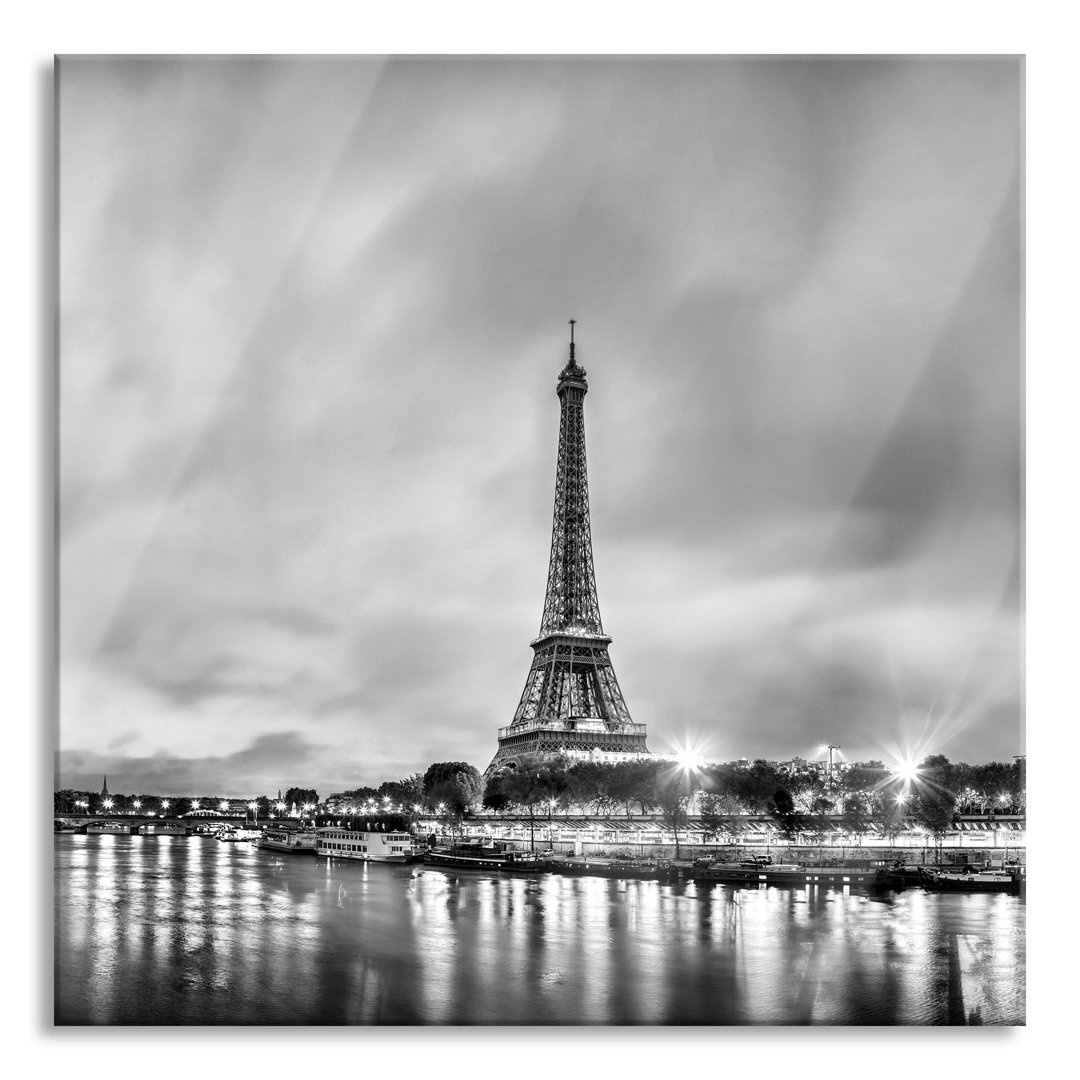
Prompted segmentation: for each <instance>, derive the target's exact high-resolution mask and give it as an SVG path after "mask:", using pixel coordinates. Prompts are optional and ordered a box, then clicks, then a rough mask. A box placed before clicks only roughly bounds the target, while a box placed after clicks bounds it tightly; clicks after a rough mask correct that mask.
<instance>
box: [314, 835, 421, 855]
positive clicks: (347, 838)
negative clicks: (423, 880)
mask: <svg viewBox="0 0 1080 1080" xmlns="http://www.w3.org/2000/svg"><path fill="white" fill-rule="evenodd" d="M315 854H316V855H325V856H326V857H327V858H332V859H358V860H360V861H362V862H389V863H409V862H416V861H417V860H418V859H419V858H420V854H419V852H417V851H416V850H415V847H414V844H413V838H412V837H411V836H410V835H409V834H408V833H407V832H357V831H355V830H353V829H342V828H337V827H331V826H328V827H326V828H322V829H317V830H316V832H315Z"/></svg>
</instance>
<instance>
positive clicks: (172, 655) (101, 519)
mask: <svg viewBox="0 0 1080 1080" xmlns="http://www.w3.org/2000/svg"><path fill="white" fill-rule="evenodd" d="M59 95H60V99H59V100H60V145H61V155H60V174H61V175H60V179H61V185H60V188H61V201H60V238H61V252H60V267H61V288H60V301H61V315H60V318H61V326H62V330H63V333H62V337H61V348H62V355H61V387H60V391H61V402H60V427H61V448H60V449H61V453H60V462H61V475H60V507H61V510H60V514H61V516H60V583H61V586H60V591H61V595H60V604H61V619H60V660H61V736H60V743H61V749H62V750H63V751H64V753H65V755H67V754H78V755H83V756H84V757H85V756H86V755H90V757H91V758H92V759H93V760H94V761H95V762H97V760H98V758H97V756H95V755H100V749H101V747H104V746H112V747H113V749H114V751H115V752H116V753H117V754H119V753H120V751H121V750H122V751H123V752H124V753H125V754H127V755H130V757H129V758H128V759H126V760H129V761H133V762H148V761H151V760H152V761H155V762H159V764H160V762H168V761H172V760H174V759H175V760H176V761H186V760H187V758H186V757H185V755H186V754H187V753H188V752H190V751H191V750H192V749H193V748H195V749H196V750H197V752H198V753H199V754H200V755H203V756H201V757H200V759H199V760H201V761H202V762H203V763H204V764H205V765H206V767H207V768H209V767H210V765H209V762H210V761H211V760H212V759H213V758H214V755H220V757H221V758H222V760H226V759H234V756H235V755H239V754H242V753H243V752H244V751H245V748H246V747H250V746H253V745H255V740H256V739H261V738H264V737H268V738H280V739H287V738H290V737H298V733H303V735H304V737H305V738H308V739H310V740H312V742H311V743H310V744H305V745H307V746H308V747H309V749H308V751H307V752H309V753H311V754H312V755H314V757H313V759H312V764H313V767H315V768H316V771H317V769H318V768H319V767H322V768H324V769H325V770H326V772H327V775H330V776H336V777H338V778H339V780H340V783H341V784H342V786H348V783H358V782H375V783H377V782H379V781H380V780H382V779H386V778H387V776H400V775H405V774H407V773H410V772H413V771H417V770H422V769H423V768H426V766H427V764H429V763H430V761H432V760H440V759H445V760H457V759H466V760H473V761H474V762H475V763H476V764H478V765H479V766H481V767H482V766H483V765H485V764H486V762H487V760H489V759H490V756H491V755H492V754H493V753H494V749H495V733H496V730H497V728H498V727H499V726H501V725H503V724H506V723H508V722H509V720H510V718H511V717H512V714H513V709H514V706H515V705H516V703H517V700H518V696H519V694H520V692H521V686H522V684H523V682H524V679H525V674H526V671H527V670H528V664H529V661H530V651H529V647H528V642H529V640H530V638H531V637H532V635H533V634H534V633H535V631H536V628H537V625H538V622H539V615H540V609H541V604H542V599H543V588H544V574H545V572H546V568H547V559H548V548H549V542H550V527H551V499H552V493H553V486H554V485H553V482H554V475H553V474H554V466H555V452H556V438H557V425H558V404H557V401H556V398H555V395H554V387H555V379H556V376H557V373H558V370H559V368H560V367H561V366H562V364H563V362H564V358H565V348H566V345H565V322H566V320H567V319H568V318H570V317H576V318H578V319H579V320H580V323H579V326H578V341H579V358H580V359H581V362H582V363H583V364H584V366H585V367H586V369H587V370H588V373H589V382H590V393H589V397H588V399H587V404H586V428H587V438H588V450H589V470H590V481H591V496H592V521H593V530H594V542H595V548H596V565H597V575H598V586H599V592H600V602H601V609H602V611H603V613H604V623H605V627H606V628H607V629H608V630H609V631H610V632H611V633H612V634H613V635H614V638H615V645H614V647H613V650H612V656H613V660H614V663H615V667H616V670H617V672H618V674H619V678H620V682H621V683H622V686H623V689H624V691H625V692H626V695H627V699H628V702H629V704H630V708H631V711H632V713H633V714H634V717H635V719H636V720H639V721H640V722H643V723H646V724H647V726H648V728H649V731H650V741H651V742H652V743H653V744H654V745H657V746H659V745H660V744H661V743H663V742H664V741H671V740H674V739H676V738H677V736H678V735H679V733H680V729H681V727H682V726H684V725H696V726H698V727H700V728H703V729H705V730H707V731H709V732H711V733H712V735H713V737H714V738H715V740H716V742H717V743H719V744H720V745H722V746H730V747H734V745H735V744H738V745H739V746H740V747H742V748H743V750H744V752H748V753H751V754H756V753H758V752H761V753H769V754H770V755H775V756H788V755H789V754H790V753H792V752H795V747H796V745H798V746H800V747H801V745H802V741H804V740H805V738H806V737H808V735H809V733H810V732H811V731H814V730H817V729H818V728H819V727H821V726H824V725H826V724H827V725H828V726H829V727H830V728H832V730H833V731H836V732H838V735H837V737H839V738H841V739H842V740H843V741H844V745H845V747H846V748H850V750H851V752H853V753H857V752H858V751H857V750H856V749H855V748H856V747H859V746H862V747H864V748H865V751H866V753H868V754H869V753H870V752H871V750H872V749H873V748H874V747H875V746H876V745H877V743H878V742H879V741H880V739H879V736H880V734H881V733H882V732H891V731H892V730H893V729H894V728H895V725H896V722H897V721H896V718H897V716H898V715H904V714H905V710H907V711H910V710H914V711H915V712H916V713H918V714H919V715H922V716H925V715H926V714H927V713H928V711H929V712H934V710H938V712H934V715H939V714H940V715H941V716H943V717H944V716H946V715H948V716H960V715H961V714H962V713H963V711H964V709H965V708H970V707H971V706H972V704H973V703H974V702H976V701H982V700H983V699H984V697H985V701H984V703H983V704H982V705H980V706H979V707H978V708H977V709H976V710H975V711H974V712H973V713H972V714H971V716H970V717H969V719H968V720H967V721H965V722H964V723H960V722H959V721H958V720H957V722H956V723H955V725H953V727H952V728H949V729H948V730H946V728H947V727H948V725H947V724H946V727H943V728H942V729H941V735H942V737H943V738H946V737H947V738H948V739H949V740H951V741H950V742H949V745H950V746H952V747H954V750H955V753H956V755H957V756H966V757H968V758H971V759H976V760H978V759H983V758H985V757H995V756H996V757H1001V756H1007V755H1008V754H1009V753H1011V752H1014V750H1015V747H1016V745H1017V741H1018V730H1017V729H1018V722H1017V719H1016V714H1017V711H1018V709H1019V689H1018V686H1019V677H1020V676H1019V655H1018V642H1019V637H1020V633H1021V628H1020V626H1019V624H1018V623H1019V615H1018V610H1017V609H1018V604H1019V599H1018V587H1017V586H1018V582H1019V540H1020V520H1019V513H1020V510H1019V488H1018V477H1019V469H1020V461H1021V445H1020V425H1019V422H1018V420H1017V417H1018V415H1019V408H1018V403H1019V395H1020V383H1019V378H1020V376H1019V371H1020V364H1019V358H1018V350H1019V344H1018V343H1019V325H1020V250H1019V244H1020V235H1021V234H1020V222H1019V210H1020V194H1019V191H1020V189H1019V185H1018V177H1019V175H1020V164H1021V163H1020V160H1019V152H1018V147H1019V133H1018V128H1017V116H1018V115H1019V111H1018V103H1019V95H1020V66H1019V63H1018V62H1010V61H1000V60H978V59H972V58H963V59H962V60H955V59H948V58H926V59H920V60H915V59H903V58H900V59H866V60H840V59H837V60H829V59H813V58H803V59H791V60H782V59H777V60H768V59H758V58H742V59H738V60H736V59H723V58H716V59H712V60H705V59H700V58H679V59H666V60H645V59H637V60H622V59H616V58H611V59H605V60H579V59H573V60H572V59H550V58H536V59H531V60H523V59H477V60H462V59H456V58H429V59H422V58H414V59H410V60H400V61H376V60H365V59H357V60H353V61H344V60H338V59H333V60H331V59H320V58H310V59H306V60H288V59H279V60H262V59H258V58H237V59H235V60H231V59H230V60H217V61H210V60H200V59H183V58H177V59H173V60H129V59H109V58H82V59H79V58H72V59H64V60H63V61H62V62H61V68H60V90H59ZM930 641H932V642H934V649H933V650H927V649H925V648H924V647H923V643H925V642H930ZM1003 678H1004V684H1003V685H1002V679H1003ZM897 680H899V681H897ZM986 695H989V697H986ZM945 701H949V702H955V708H956V709H959V710H960V711H959V712H956V713H955V714H954V713H953V712H948V713H947V714H946V713H944V712H941V710H942V709H943V708H944V706H943V705H942V703H943V702H945ZM952 708H953V705H950V706H949V709H952ZM943 723H945V721H943ZM750 744H753V745H750ZM260 745H261V744H260ZM275 745H277V744H273V743H271V744H270V746H271V749H273V747H274V746H275ZM314 747H318V748H320V749H313V748H314ZM207 748H213V753H211V752H210V751H209V750H208V749H207ZM319 755H322V757H321V758H320V757H319ZM64 760H71V759H69V758H68V757H65V759H64ZM88 760H89V759H88ZM122 760H125V759H122V758H119V757H117V759H116V763H117V764H119V762H120V761H122ZM260 761H262V762H264V763H265V765H266V768H267V770H268V772H267V773H266V779H265V780H264V781H262V783H263V786H272V787H276V786H277V785H276V784H274V783H273V776H274V775H276V774H274V773H273V772H272V762H270V760H269V759H268V758H266V759H263V758H252V759H251V762H250V763H249V762H248V761H246V760H244V761H241V760H239V759H234V763H235V764H237V766H238V767H239V768H242V769H245V770H249V771H248V773H247V774H246V775H248V776H249V778H250V780H251V783H252V784H253V785H254V786H259V785H258V783H257V782H256V777H255V776H254V774H253V773H252V772H251V771H250V770H252V769H255V768H256V767H257V764H258V762H260ZM320 761H321V763H322V764H321V766H320V765H319V762H320ZM95 767H96V765H95ZM125 767H126V766H125ZM154 767H155V769H158V766H157V765H155V766H154ZM160 767H161V769H164V768H165V767H166V766H165V765H161V766H160ZM177 767H178V768H180V767H182V768H184V769H186V768H187V766H179V765H178V766H177ZM215 768H216V766H215ZM108 771H109V772H110V775H111V774H112V772H113V768H112V767H111V766H110V767H109V769H108ZM155 775H163V773H161V772H160V770H159V771H158V772H156V773H155ZM184 775H189V774H188V773H186V772H185V773H184ZM347 778H349V779H348V780H347ZM337 782H338V781H335V783H337Z"/></svg>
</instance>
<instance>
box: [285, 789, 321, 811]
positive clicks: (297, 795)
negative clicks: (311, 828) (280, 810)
mask: <svg viewBox="0 0 1080 1080" xmlns="http://www.w3.org/2000/svg"><path fill="white" fill-rule="evenodd" d="M318 801H319V793H318V792H317V791H315V789H314V788H299V787H291V788H289V790H288V791H286V792H285V796H284V798H283V799H282V802H284V803H285V806H286V807H287V808H288V809H289V810H290V811H292V810H293V809H296V810H300V809H301V808H302V807H304V806H307V805H311V806H315V805H316V804H317V803H318Z"/></svg>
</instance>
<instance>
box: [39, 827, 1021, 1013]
mask: <svg viewBox="0 0 1080 1080" xmlns="http://www.w3.org/2000/svg"><path fill="white" fill-rule="evenodd" d="M55 850H56V922H55V926H56V960H55V977H56V978H55V986H56V1021H57V1023H60V1024H278V1025H282V1024H787V1025H791V1024H963V1023H983V1024H1022V1023H1023V1022H1024V967H1025V965H1024V945H1025V927H1024V906H1023V902H1022V901H1021V900H1020V899H1018V898H1017V897H1010V896H995V895H969V896H962V895H961V896H955V895H954V896H949V895H937V894H931V893H925V892H923V891H922V890H920V889H911V890H907V891H905V892H900V893H896V894H885V895H882V896H870V895H866V894H860V893H858V892H856V893H851V892H850V891H830V890H821V889H803V890H787V889H775V888H771V889H732V888H728V887H725V886H720V885H695V884H694V883H685V884H678V885H659V884H657V883H655V882H637V881H630V882H621V881H609V880H605V879H601V878H580V877H575V878H570V877H565V878H564V877H561V876H559V875H547V876H541V877H537V878H527V877H517V876H500V875H498V874H485V873H470V872H465V873H460V874H454V873H447V872H445V871H441V870H434V869H427V868H425V867H422V866H409V867H402V866H386V865H368V864H361V863H353V862H328V861H327V860H324V859H316V858H315V857H313V856H310V855H284V854H274V853H270V852H262V851H257V850H256V849H254V847H253V846H252V845H250V844H222V843H217V842H216V841H213V840H209V839H201V838H197V837H191V838H187V837H182V836H131V837H128V836H107V835H101V836H71V835H61V836H58V837H56V843H55Z"/></svg>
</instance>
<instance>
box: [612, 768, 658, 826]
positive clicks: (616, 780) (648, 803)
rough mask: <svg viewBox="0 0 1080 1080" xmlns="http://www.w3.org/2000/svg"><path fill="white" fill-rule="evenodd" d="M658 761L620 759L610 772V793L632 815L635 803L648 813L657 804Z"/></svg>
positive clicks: (627, 814)
mask: <svg viewBox="0 0 1080 1080" xmlns="http://www.w3.org/2000/svg"><path fill="white" fill-rule="evenodd" d="M657 765H658V762H655V761H650V760H648V759H647V758H644V759H642V760H640V761H620V762H619V763H618V764H616V765H612V766H611V767H610V768H611V771H610V773H609V774H608V794H609V795H610V796H611V798H612V800H613V801H615V802H618V803H620V804H621V805H622V806H623V807H625V809H626V816H627V817H631V816H632V813H633V807H634V806H635V805H637V806H640V807H641V813H643V814H646V813H648V812H649V810H650V809H651V808H652V807H653V806H655V805H656V768H657Z"/></svg>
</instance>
